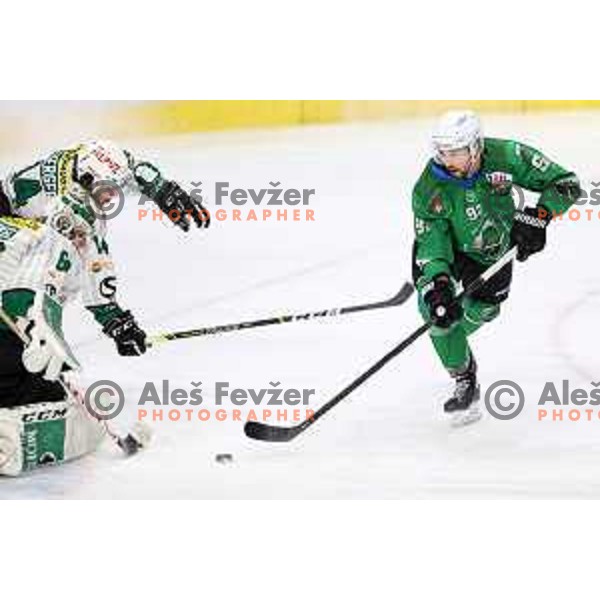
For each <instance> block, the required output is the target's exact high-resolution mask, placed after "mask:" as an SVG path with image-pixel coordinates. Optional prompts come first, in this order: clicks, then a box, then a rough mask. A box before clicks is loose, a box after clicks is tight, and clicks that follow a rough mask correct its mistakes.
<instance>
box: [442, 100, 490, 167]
mask: <svg viewBox="0 0 600 600" xmlns="http://www.w3.org/2000/svg"><path fill="white" fill-rule="evenodd" d="M431 143H432V149H433V157H434V160H435V161H436V162H438V163H441V164H443V162H444V161H443V153H445V152H452V151H456V150H463V149H468V150H469V153H470V155H471V159H472V160H473V159H475V158H476V157H477V156H478V155H479V153H480V152H481V151H482V150H483V131H482V128H481V122H480V120H479V117H478V116H477V115H476V114H475V113H474V112H473V111H471V110H452V111H449V112H447V113H445V114H444V115H442V117H441V118H440V120H439V121H438V123H437V125H436V127H435V129H434V131H433V134H432V136H431Z"/></svg>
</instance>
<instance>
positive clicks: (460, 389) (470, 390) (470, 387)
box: [444, 355, 481, 426]
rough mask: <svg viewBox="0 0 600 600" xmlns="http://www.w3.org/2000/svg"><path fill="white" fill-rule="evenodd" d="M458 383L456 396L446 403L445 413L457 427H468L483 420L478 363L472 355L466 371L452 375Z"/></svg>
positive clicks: (455, 372)
mask: <svg viewBox="0 0 600 600" xmlns="http://www.w3.org/2000/svg"><path fill="white" fill-rule="evenodd" d="M451 375H452V377H453V378H454V380H455V381H456V387H455V388H454V394H452V397H451V398H450V399H449V400H447V401H446V402H445V403H444V412H445V413H448V414H449V415H450V416H451V417H452V424H453V425H455V426H460V425H467V424H469V423H473V422H474V421H478V420H479V419H481V409H480V407H479V397H480V391H479V384H478V383H477V363H476V362H475V359H474V358H473V355H471V357H470V360H469V364H468V366H467V367H466V368H465V369H461V370H457V371H454V372H452V373H451Z"/></svg>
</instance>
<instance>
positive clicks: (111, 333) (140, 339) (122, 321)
mask: <svg viewBox="0 0 600 600" xmlns="http://www.w3.org/2000/svg"><path fill="white" fill-rule="evenodd" d="M102 331H103V332H104V333H105V334H106V335H107V336H108V337H111V338H112V339H113V340H114V341H115V343H116V345H117V350H118V352H119V354H120V355H121V356H140V355H141V354H144V352H146V333H145V332H144V331H143V330H142V329H140V327H139V326H138V324H137V323H136V322H135V319H134V318H133V315H132V314H131V312H130V311H128V310H126V311H125V312H124V313H122V314H120V315H119V316H118V317H113V318H112V319H111V320H110V321H109V322H108V323H107V324H106V325H105V326H104V328H103V329H102Z"/></svg>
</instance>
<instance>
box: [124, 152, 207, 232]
mask: <svg viewBox="0 0 600 600" xmlns="http://www.w3.org/2000/svg"><path fill="white" fill-rule="evenodd" d="M131 160H132V161H133V166H132V172H133V178H134V181H135V183H136V185H137V187H138V189H139V191H140V192H141V193H142V194H143V196H145V197H147V198H149V199H150V200H152V201H153V202H154V203H155V204H156V205H157V206H158V207H159V208H160V209H161V210H162V212H163V213H164V214H165V215H167V217H168V218H169V219H170V220H171V222H172V223H174V224H175V225H177V226H178V227H179V228H180V229H182V230H183V231H189V229H190V223H194V224H195V225H196V226H197V227H200V228H202V227H203V228H207V227H209V226H210V214H209V212H208V211H207V210H206V209H205V208H204V206H203V205H202V197H201V195H200V193H199V192H195V191H192V192H191V193H188V192H186V191H185V190H184V189H183V188H182V187H181V186H180V185H179V184H178V183H177V182H176V181H171V180H168V179H164V178H163V176H162V174H161V172H160V171H159V169H158V168H157V167H156V166H154V165H153V164H152V163H149V162H138V163H136V162H135V160H134V159H133V158H132V159H131Z"/></svg>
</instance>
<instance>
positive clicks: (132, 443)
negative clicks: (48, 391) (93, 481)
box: [0, 306, 142, 456]
mask: <svg viewBox="0 0 600 600" xmlns="http://www.w3.org/2000/svg"><path fill="white" fill-rule="evenodd" d="M0 319H1V320H2V321H3V322H4V324H5V325H6V326H7V327H8V328H9V329H10V330H11V331H12V332H13V333H14V334H15V335H16V336H17V337H18V338H19V339H20V340H21V342H23V345H24V346H27V345H28V344H29V343H30V341H31V340H30V339H29V337H28V336H27V335H26V333H25V332H24V331H22V330H21V329H19V327H17V325H16V323H15V322H14V321H13V320H12V318H11V317H10V316H9V315H8V313H7V312H6V311H5V310H4V308H3V307H2V306H0ZM58 383H59V384H60V386H61V387H62V389H63V390H64V392H65V394H66V395H67V397H68V398H70V400H71V402H73V404H75V405H77V406H78V405H81V407H82V408H83V409H84V410H85V412H86V414H88V415H89V416H90V417H92V418H94V419H95V420H96V421H98V422H99V423H100V424H101V425H102V426H103V427H104V430H105V431H106V434H107V435H108V437H110V438H111V439H112V440H113V441H114V442H115V444H116V445H117V446H118V447H119V448H120V449H121V450H123V452H124V453H125V454H127V455H128V456H129V455H131V454H135V453H136V452H137V451H138V450H139V449H140V448H141V447H142V445H141V444H140V443H139V442H138V441H137V439H136V438H135V437H134V436H133V435H132V434H131V433H128V434H127V435H125V436H119V435H118V434H117V433H115V432H114V431H113V429H112V427H110V426H109V424H108V423H107V422H106V420H105V419H99V418H98V416H97V415H95V414H93V413H92V412H91V411H90V410H89V409H88V407H87V404H86V403H85V400H84V399H83V398H82V397H81V394H80V392H79V391H77V390H76V389H75V388H73V387H72V386H71V384H70V383H69V382H68V381H67V379H66V378H65V376H64V374H62V373H61V374H60V375H59V378H58Z"/></svg>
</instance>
